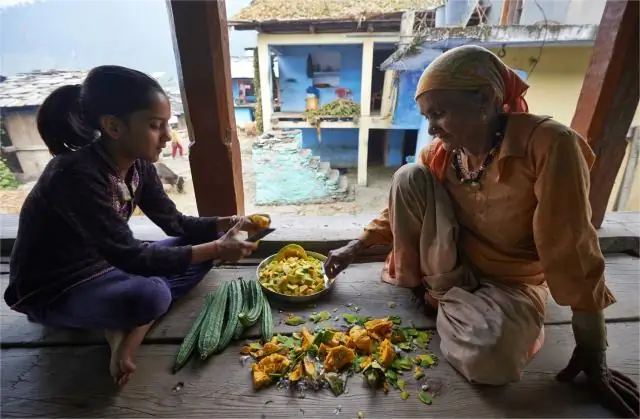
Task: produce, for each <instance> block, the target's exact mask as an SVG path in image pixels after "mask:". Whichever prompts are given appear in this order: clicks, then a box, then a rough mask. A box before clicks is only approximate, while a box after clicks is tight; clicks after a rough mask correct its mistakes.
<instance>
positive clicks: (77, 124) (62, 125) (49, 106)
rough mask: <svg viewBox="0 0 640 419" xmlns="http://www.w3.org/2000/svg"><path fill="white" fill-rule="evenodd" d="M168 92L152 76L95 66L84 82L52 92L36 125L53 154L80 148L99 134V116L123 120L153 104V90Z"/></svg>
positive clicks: (42, 107)
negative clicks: (109, 116)
mask: <svg viewBox="0 0 640 419" xmlns="http://www.w3.org/2000/svg"><path fill="white" fill-rule="evenodd" d="M153 92H160V93H163V94H165V95H166V93H165V92H164V90H163V89H162V87H160V84H159V83H158V82H157V81H156V80H155V79H154V78H152V77H150V76H148V75H146V74H144V73H142V72H140V71H137V70H133V69H130V68H126V67H120V66H115V65H105V66H100V67H95V68H93V69H92V70H91V71H89V74H87V77H86V78H85V80H84V82H83V83H82V84H76V85H67V86H62V87H59V88H57V89H56V90H54V91H53V92H51V94H50V95H49V96H47V98H46V99H45V100H44V102H43V103H42V105H41V106H40V108H39V109H38V116H37V126H38V132H39V133H40V137H42V139H43V140H44V142H45V144H46V145H47V147H48V148H49V151H50V152H51V154H53V155H54V156H55V155H58V154H63V153H68V152H70V151H75V150H78V149H80V148H82V147H84V146H85V145H87V144H89V143H91V142H92V141H94V140H95V139H96V138H97V137H98V132H99V131H100V117H101V116H104V115H112V116H115V117H117V118H120V119H122V120H123V121H125V122H126V121H128V117H129V116H130V115H131V114H132V113H134V112H136V111H139V110H142V109H146V108H148V107H149V106H150V102H151V98H152V93H153Z"/></svg>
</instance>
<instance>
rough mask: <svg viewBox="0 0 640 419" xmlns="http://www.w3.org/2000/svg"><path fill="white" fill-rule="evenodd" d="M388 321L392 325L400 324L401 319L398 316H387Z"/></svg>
mask: <svg viewBox="0 0 640 419" xmlns="http://www.w3.org/2000/svg"><path fill="white" fill-rule="evenodd" d="M389 321H390V322H391V323H393V324H400V323H402V319H401V318H400V317H399V316H389Z"/></svg>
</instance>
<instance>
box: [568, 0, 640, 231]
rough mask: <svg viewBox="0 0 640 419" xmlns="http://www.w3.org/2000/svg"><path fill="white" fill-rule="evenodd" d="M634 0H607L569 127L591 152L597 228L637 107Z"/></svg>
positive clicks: (635, 10) (635, 16) (636, 49)
mask: <svg viewBox="0 0 640 419" xmlns="http://www.w3.org/2000/svg"><path fill="white" fill-rule="evenodd" d="M639 4H640V3H639V2H638V1H637V0H607V5H606V6H605V9H604V13H603V15H602V20H601V22H600V26H599V28H598V33H597V35H596V39H595V45H594V47H593V53H592V56H591V62H590V63H589V67H588V68H587V74H586V76H585V79H584V83H583V85H582V91H581V92H580V96H579V98H578V104H577V106H576V113H575V115H574V116H573V121H572V122H571V127H572V128H573V129H575V130H576V131H577V132H579V133H580V134H582V135H583V136H585V138H587V139H588V140H589V143H590V144H591V147H593V150H594V152H595V153H596V156H597V158H596V162H595V165H594V167H593V169H592V171H591V191H590V194H589V199H590V201H591V208H592V210H593V214H592V222H593V225H594V226H595V227H596V228H600V226H601V225H602V220H603V219H604V214H605V211H606V208H607V202H608V200H609V196H610V195H611V190H612V188H613V184H614V182H615V179H616V175H617V173H618V170H619V169H620V165H621V163H622V159H623V158H624V154H625V150H626V147H627V141H626V134H627V132H628V131H629V127H630V126H631V122H632V121H633V116H634V113H635V111H636V107H637V106H638V90H639V87H638V85H639V80H638V78H639V75H638V73H639V71H640V67H639V65H638V58H639V57H638V49H639V48H640V46H639V44H638V37H639V32H638V12H639V7H638V6H639Z"/></svg>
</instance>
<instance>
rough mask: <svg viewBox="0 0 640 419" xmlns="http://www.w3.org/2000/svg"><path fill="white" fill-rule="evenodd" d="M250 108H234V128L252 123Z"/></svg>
mask: <svg viewBox="0 0 640 419" xmlns="http://www.w3.org/2000/svg"><path fill="white" fill-rule="evenodd" d="M252 111H253V109H252V108H247V107H244V108H242V107H238V106H236V108H235V115H236V126H238V127H243V126H246V125H247V124H249V123H251V122H253V120H254V118H253V117H252V115H253V114H252Z"/></svg>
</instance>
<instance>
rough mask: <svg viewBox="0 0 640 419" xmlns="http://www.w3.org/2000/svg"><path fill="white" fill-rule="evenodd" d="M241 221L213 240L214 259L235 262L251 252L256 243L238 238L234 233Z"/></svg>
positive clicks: (240, 225)
mask: <svg viewBox="0 0 640 419" xmlns="http://www.w3.org/2000/svg"><path fill="white" fill-rule="evenodd" d="M241 223H242V222H239V223H238V224H236V225H235V226H233V227H231V229H229V231H227V232H226V233H224V234H223V235H222V237H220V238H219V239H218V240H216V241H214V243H215V251H216V252H215V253H216V259H218V260H221V261H223V262H237V261H239V260H240V259H242V258H244V257H246V256H249V255H250V254H251V252H253V251H254V250H255V249H256V247H257V244H256V243H250V242H246V241H243V240H238V239H237V238H236V235H237V234H238V233H239V232H240V229H241V227H242V224H241Z"/></svg>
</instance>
